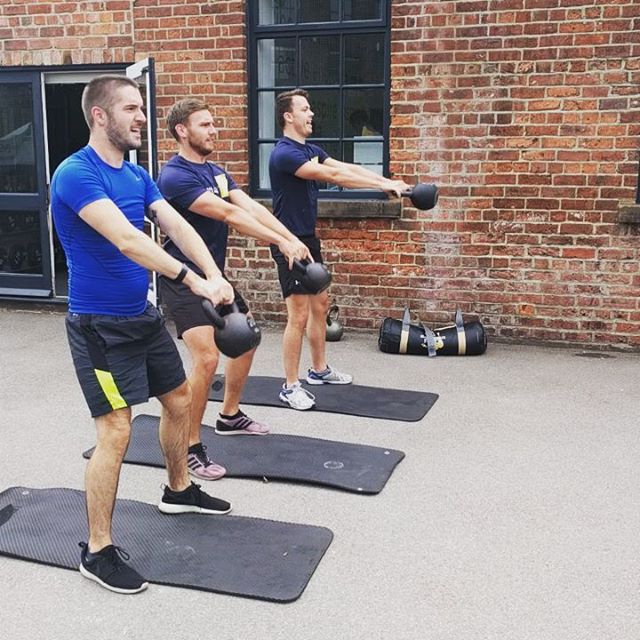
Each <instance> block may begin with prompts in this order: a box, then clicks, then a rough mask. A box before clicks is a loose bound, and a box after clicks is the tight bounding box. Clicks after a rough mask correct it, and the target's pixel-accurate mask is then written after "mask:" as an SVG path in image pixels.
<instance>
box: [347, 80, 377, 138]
mask: <svg viewBox="0 0 640 640" xmlns="http://www.w3.org/2000/svg"><path fill="white" fill-rule="evenodd" d="M383 118H384V90H383V89H345V91H344V137H345V138H351V137H361V136H368V137H370V136H382V135H383V134H384V131H383V129H384V126H383V123H384V120H383Z"/></svg>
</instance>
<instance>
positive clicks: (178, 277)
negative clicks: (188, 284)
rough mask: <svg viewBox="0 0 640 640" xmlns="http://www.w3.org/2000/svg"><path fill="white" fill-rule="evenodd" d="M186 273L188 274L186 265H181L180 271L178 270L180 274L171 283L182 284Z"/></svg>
mask: <svg viewBox="0 0 640 640" xmlns="http://www.w3.org/2000/svg"><path fill="white" fill-rule="evenodd" d="M187 273H189V267H187V265H186V264H184V263H183V264H182V269H180V273H179V274H178V275H177V276H176V277H175V278H174V279H173V281H174V282H176V283H178V282H182V281H183V280H184V279H185V278H186V276H187Z"/></svg>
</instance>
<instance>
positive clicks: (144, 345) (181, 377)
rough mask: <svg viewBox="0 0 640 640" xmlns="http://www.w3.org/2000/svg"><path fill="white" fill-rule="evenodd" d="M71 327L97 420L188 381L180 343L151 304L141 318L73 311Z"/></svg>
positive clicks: (79, 369)
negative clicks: (177, 342) (174, 338)
mask: <svg viewBox="0 0 640 640" xmlns="http://www.w3.org/2000/svg"><path fill="white" fill-rule="evenodd" d="M66 327H67V338H68V339H69V346H70V348H71V357H72V358H73V364H74V366H75V369H76V375H77V376H78V381H79V382H80V386H81V388H82V393H83V394H84V397H85V400H86V401H87V404H88V405H89V409H90V410H91V415H92V416H93V417H94V418H95V417H97V416H102V415H105V414H107V413H110V412H111V411H115V410H116V409H122V408H124V407H131V406H133V405H135V404H141V403H143V402H146V401H147V400H148V399H149V398H151V397H154V396H161V395H163V394H165V393H168V392H169V391H173V389H176V388H177V387H179V386H180V385H181V384H182V383H183V382H184V381H185V380H186V376H185V373H184V367H183V366H182V360H181V359H180V354H179V353H178V349H177V348H176V345H175V342H174V341H173V338H172V337H171V335H170V334H169V332H168V331H167V329H166V327H165V326H164V320H163V319H162V317H161V316H160V314H159V313H158V310H157V309H156V308H155V307H154V306H153V305H151V304H147V308H146V309H145V311H144V313H142V314H141V315H139V316H107V315H92V314H78V313H69V314H68V315H67V319H66Z"/></svg>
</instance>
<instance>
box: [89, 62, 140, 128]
mask: <svg viewBox="0 0 640 640" xmlns="http://www.w3.org/2000/svg"><path fill="white" fill-rule="evenodd" d="M120 87H134V88H135V89H138V91H139V90H140V86H139V85H138V83H137V82H136V81H135V80H132V79H131V78H127V76H119V75H115V74H107V75H104V76H97V77H96V78H93V79H92V80H91V81H90V82H89V83H88V84H87V86H86V87H85V88H84V91H83V92H82V112H83V113H84V119H85V120H86V121H87V125H89V129H91V128H92V127H93V116H92V115H91V109H93V107H100V108H101V109H103V110H104V111H106V112H107V113H111V109H112V108H113V104H114V102H115V99H116V95H115V93H116V89H119V88H120Z"/></svg>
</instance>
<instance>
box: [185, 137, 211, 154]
mask: <svg viewBox="0 0 640 640" xmlns="http://www.w3.org/2000/svg"><path fill="white" fill-rule="evenodd" d="M189 146H190V147H191V148H192V149H193V150H194V151H195V152H196V153H197V154H198V155H199V156H202V157H203V158H206V157H207V156H209V155H211V153H212V152H213V145H211V146H209V147H205V146H204V145H201V144H198V143H197V142H193V141H191V140H189Z"/></svg>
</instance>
